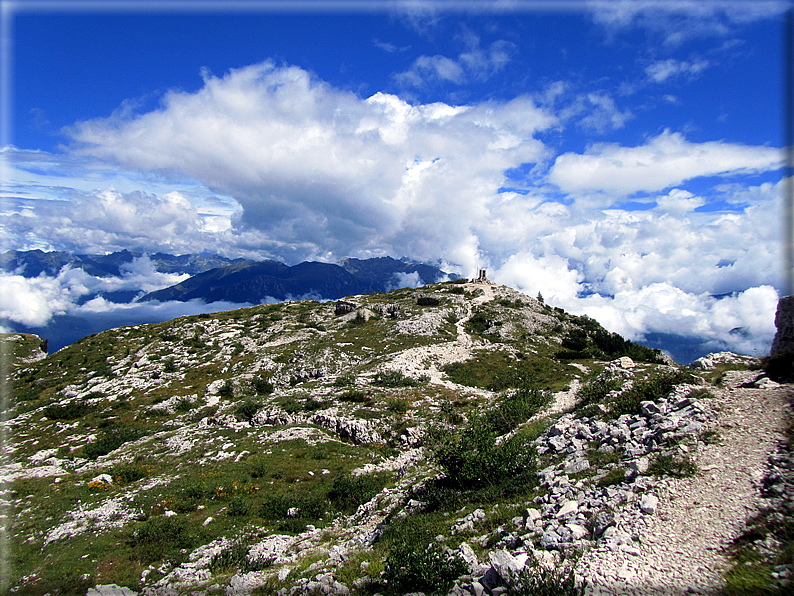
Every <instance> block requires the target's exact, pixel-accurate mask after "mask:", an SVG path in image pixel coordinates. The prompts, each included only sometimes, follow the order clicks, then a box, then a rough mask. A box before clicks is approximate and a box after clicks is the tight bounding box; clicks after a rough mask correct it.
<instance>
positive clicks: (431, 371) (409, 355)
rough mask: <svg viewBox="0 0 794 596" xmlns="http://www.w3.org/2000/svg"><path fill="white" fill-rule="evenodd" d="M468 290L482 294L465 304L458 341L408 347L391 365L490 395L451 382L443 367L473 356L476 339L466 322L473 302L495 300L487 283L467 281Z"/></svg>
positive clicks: (471, 311) (435, 381) (458, 326)
mask: <svg viewBox="0 0 794 596" xmlns="http://www.w3.org/2000/svg"><path fill="white" fill-rule="evenodd" d="M465 287H466V289H469V290H471V289H482V290H483V292H484V293H483V295H482V296H478V297H477V298H474V299H473V300H471V302H470V303H467V304H466V316H465V317H463V318H461V319H460V320H458V321H457V322H456V323H455V327H456V328H457V336H456V337H455V341H450V342H447V343H443V344H434V345H430V346H420V347H417V348H408V349H406V350H403V351H402V352H400V353H398V354H396V355H395V356H394V357H393V358H392V361H391V362H390V363H389V365H388V366H389V368H392V369H395V370H398V371H400V372H402V373H403V374H405V375H408V376H413V377H418V376H420V375H427V376H429V377H430V382H431V383H435V384H437V385H444V386H445V387H447V388H449V389H453V390H459V389H466V390H467V391H469V392H474V393H480V394H482V395H490V394H491V392H487V391H480V390H475V389H472V388H471V387H465V388H463V387H461V386H460V385H456V384H455V383H451V382H450V381H447V380H446V379H445V378H444V373H443V372H441V368H442V367H443V366H444V365H445V364H450V363H452V362H462V361H464V360H468V359H469V358H471V350H472V348H473V347H474V340H473V339H472V338H471V336H470V335H469V333H468V332H467V331H466V326H465V325H466V322H467V321H468V320H469V319H471V317H472V315H473V313H474V307H473V305H480V304H485V303H486V302H489V301H491V300H493V298H494V291H493V288H492V287H491V286H489V285H485V284H466V286H465Z"/></svg>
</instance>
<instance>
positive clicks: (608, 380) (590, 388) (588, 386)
mask: <svg viewBox="0 0 794 596" xmlns="http://www.w3.org/2000/svg"><path fill="white" fill-rule="evenodd" d="M622 386H623V382H622V380H621V379H620V378H619V377H617V376H614V375H612V374H608V373H607V374H603V375H601V376H600V378H596V379H593V380H591V381H588V382H587V383H585V384H584V385H582V386H581V387H580V388H579V391H577V393H576V399H577V401H578V402H579V403H578V405H579V406H580V407H581V406H587V405H590V404H597V403H602V402H603V401H604V400H605V399H606V397H607V395H609V394H610V393H611V392H613V391H617V390H618V389H620V388H621V387H622Z"/></svg>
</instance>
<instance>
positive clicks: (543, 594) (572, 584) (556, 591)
mask: <svg viewBox="0 0 794 596" xmlns="http://www.w3.org/2000/svg"><path fill="white" fill-rule="evenodd" d="M584 593H585V584H584V583H582V584H581V585H578V586H577V585H576V577H575V575H574V572H573V569H572V568H571V569H569V571H567V572H566V571H565V569H564V568H560V567H544V566H543V565H541V564H540V563H538V562H537V561H536V560H534V558H531V559H530V560H528V561H527V564H526V565H525V566H524V569H522V570H521V571H520V572H519V573H518V575H517V576H516V577H515V578H514V584H513V585H511V586H509V587H508V591H507V594H508V595H509V596H584Z"/></svg>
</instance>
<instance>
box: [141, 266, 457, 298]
mask: <svg viewBox="0 0 794 596" xmlns="http://www.w3.org/2000/svg"><path fill="white" fill-rule="evenodd" d="M411 274H414V275H415V276H416V277H415V282H414V284H413V285H425V284H430V283H434V282H436V281H439V280H440V279H444V278H448V277H450V275H449V274H448V273H446V272H444V271H441V270H440V269H438V268H436V267H432V266H429V265H423V264H420V263H406V262H404V261H397V260H395V259H392V258H391V257H377V258H373V259H363V260H362V259H352V258H349V259H343V260H342V261H340V263H339V264H338V265H334V264H330V263H318V262H310V261H308V262H303V263H299V264H298V265H294V266H292V267H290V266H287V265H284V264H283V263H279V262H277V261H260V262H248V261H247V262H242V263H236V264H233V265H229V266H225V267H218V268H215V269H211V270H209V271H205V272H203V273H200V274H198V275H195V276H194V277H191V278H190V279H188V280H185V281H184V282H181V283H179V284H176V285H174V286H171V287H169V288H164V289H162V290H158V291H156V292H151V293H150V294H147V295H146V296H144V297H143V298H142V299H141V300H144V301H145V300H159V301H161V302H164V301H167V300H179V301H183V302H184V301H187V300H195V299H200V300H203V301H204V302H207V303H210V302H219V301H227V302H237V303H248V304H259V303H263V302H265V301H268V300H270V301H272V300H273V299H276V300H286V299H289V298H290V297H292V298H302V297H310V298H313V299H325V300H336V299H339V298H343V297H345V296H351V295H354V294H370V293H374V292H385V291H388V290H390V289H394V288H396V287H401V286H403V285H405V284H401V283H400V278H399V277H397V276H399V275H402V276H406V275H411ZM451 277H453V278H456V277H457V276H455V275H452V276H451ZM403 279H404V278H403Z"/></svg>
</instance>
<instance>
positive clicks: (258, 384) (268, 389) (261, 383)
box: [251, 377, 274, 395]
mask: <svg viewBox="0 0 794 596" xmlns="http://www.w3.org/2000/svg"><path fill="white" fill-rule="evenodd" d="M251 385H253V387H254V391H256V392H257V393H259V394H260V395H262V394H270V393H273V389H274V387H273V383H271V382H270V381H268V380H266V379H263V378H262V377H254V378H253V379H252V380H251Z"/></svg>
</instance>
